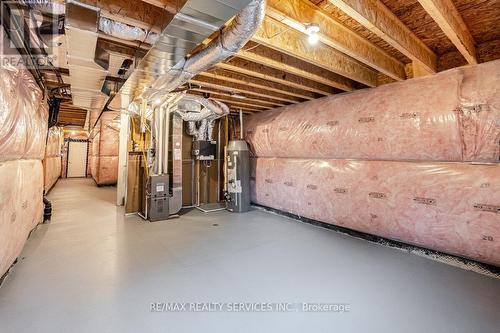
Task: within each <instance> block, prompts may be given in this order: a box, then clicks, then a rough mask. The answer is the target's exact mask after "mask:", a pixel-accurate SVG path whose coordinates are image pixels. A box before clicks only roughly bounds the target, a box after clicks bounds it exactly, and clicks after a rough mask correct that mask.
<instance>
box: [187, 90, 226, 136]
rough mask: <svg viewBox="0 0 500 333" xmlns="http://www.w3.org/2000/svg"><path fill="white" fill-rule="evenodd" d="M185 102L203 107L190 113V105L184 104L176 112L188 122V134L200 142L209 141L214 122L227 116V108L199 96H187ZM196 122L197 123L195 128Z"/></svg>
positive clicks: (224, 105) (222, 104) (217, 102)
mask: <svg viewBox="0 0 500 333" xmlns="http://www.w3.org/2000/svg"><path fill="white" fill-rule="evenodd" d="M185 100H187V101H192V102H195V103H198V104H200V105H201V106H203V109H202V110H201V111H199V112H192V111H195V110H192V109H191V108H192V104H190V103H186V104H184V105H182V106H181V107H180V109H179V110H177V113H178V114H179V115H180V116H181V118H182V120H184V121H187V122H188V134H189V135H192V136H194V137H195V138H196V140H200V141H211V140H212V132H213V129H214V126H215V121H216V120H217V119H219V118H221V117H224V116H226V115H228V114H229V112H230V110H229V107H228V106H227V105H226V104H224V103H221V102H219V101H215V100H212V99H207V98H203V97H199V96H187V97H185ZM197 122H199V124H198V126H197V124H196V123H197Z"/></svg>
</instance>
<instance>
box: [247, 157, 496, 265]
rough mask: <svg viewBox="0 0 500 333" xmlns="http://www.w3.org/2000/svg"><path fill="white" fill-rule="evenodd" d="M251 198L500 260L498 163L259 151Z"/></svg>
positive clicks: (467, 254) (408, 240)
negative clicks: (306, 155) (307, 156)
mask: <svg viewBox="0 0 500 333" xmlns="http://www.w3.org/2000/svg"><path fill="white" fill-rule="evenodd" d="M253 172H254V175H253V177H252V182H253V183H252V192H253V193H252V200H253V201H254V202H255V203H258V204H260V205H263V206H268V207H273V208H276V209H279V210H282V211H286V212H289V213H292V214H295V215H299V216H304V217H307V218H310V219H314V220H318V221H325V222H330V223H333V224H336V225H339V226H343V227H346V228H349V229H353V230H358V231H362V232H365V233H369V234H374V235H377V236H382V237H386V238H391V239H395V240H400V241H403V242H406V243H411V244H416V245H420V246H423V247H426V248H430V249H435V250H439V251H442V252H447V253H451V254H455V255H461V256H465V257H469V258H473V259H476V260H479V261H483V262H487V263H491V264H495V265H498V266H500V241H499V240H500V214H499V211H500V205H499V204H500V181H499V180H500V175H499V173H500V167H499V166H498V165H472V164H466V163H423V162H418V163H415V162H390V161H353V160H351V161H349V160H310V159H283V158H258V159H254V166H253Z"/></svg>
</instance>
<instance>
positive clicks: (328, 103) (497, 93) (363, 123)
mask: <svg viewBox="0 0 500 333" xmlns="http://www.w3.org/2000/svg"><path fill="white" fill-rule="evenodd" d="M245 134H246V135H245V137H246V139H247V140H248V141H249V142H250V143H251V146H252V150H253V152H254V153H255V154H256V155H257V156H259V157H261V156H266V157H300V158H338V159H342V158H347V159H349V158H353V159H376V160H427V161H429V160H430V161H482V162H498V160H499V149H500V146H499V140H500V61H495V62H491V63H486V64H482V65H480V66H476V67H464V68H459V69H454V70H450V71H447V72H444V73H441V74H438V75H432V76H427V77H423V78H418V79H413V80H409V81H403V82H399V83H393V84H389V85H385V86H381V87H379V88H376V89H366V90H361V91H358V92H354V93H347V94H343V95H338V96H333V97H326V98H322V99H317V100H313V101H309V102H305V103H301V104H294V105H290V106H286V107H283V108H279V109H276V110H274V111H271V112H265V113H262V114H259V115H255V116H250V117H248V119H246V121H245Z"/></svg>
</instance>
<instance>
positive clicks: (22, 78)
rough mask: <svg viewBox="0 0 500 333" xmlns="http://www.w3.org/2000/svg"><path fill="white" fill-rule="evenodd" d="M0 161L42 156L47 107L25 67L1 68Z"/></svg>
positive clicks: (41, 157) (39, 157) (45, 132)
mask: <svg viewBox="0 0 500 333" xmlns="http://www.w3.org/2000/svg"><path fill="white" fill-rule="evenodd" d="M0 109H1V111H0V161H9V160H17V159H40V160H41V159H43V157H44V154H45V139H46V134H47V117H48V111H47V107H46V103H43V102H42V92H41V90H40V89H39V88H38V86H37V84H36V83H35V81H34V79H33V77H32V76H31V74H30V73H29V71H28V70H26V69H18V68H13V67H9V66H2V68H1V69H0Z"/></svg>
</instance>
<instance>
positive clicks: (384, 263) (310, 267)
mask: <svg viewBox="0 0 500 333" xmlns="http://www.w3.org/2000/svg"><path fill="white" fill-rule="evenodd" d="M114 198H115V190H114V188H97V187H95V186H94V184H93V182H92V181H90V180H62V181H59V183H58V184H57V185H56V187H55V189H54V190H53V191H52V192H51V193H50V199H51V200H52V202H53V207H54V215H53V219H52V223H50V224H49V225H42V226H40V227H39V228H38V229H37V230H36V232H34V234H33V235H32V237H31V238H30V240H29V241H28V243H27V245H26V247H25V250H24V253H23V254H22V260H20V262H19V263H18V264H17V265H16V266H15V268H14V270H13V271H12V273H11V275H9V277H8V278H7V280H6V281H5V283H4V285H3V286H2V287H1V288H0V332H2V333H3V332H28V331H30V332H426V333H429V332H440V333H442V332H483V333H485V332H497V333H498V332H500V281H499V280H495V279H492V278H488V277H485V276H482V275H479V274H477V273H473V272H469V271H465V270H461V269H459V268H455V267H451V266H447V265H445V264H442V263H438V262H434V261H431V260H429V259H426V258H422V257H418V256H414V255H411V254H407V253H404V252H401V251H397V250H394V249H390V248H385V247H383V246H380V245H375V244H371V243H368V242H366V241H363V240H359V239H354V238H350V237H348V236H345V235H342V234H338V233H335V232H333V231H328V230H324V229H321V228H317V227H314V226H310V225H307V224H303V223H299V222H295V221H292V220H289V219H285V218H281V217H279V216H276V215H273V214H269V213H266V212H262V211H253V212H250V213H246V214H241V215H236V214H230V213H228V212H219V213H211V214H205V215H204V214H203V213H201V212H199V211H196V210H194V211H191V212H189V213H187V214H185V215H183V216H182V217H181V218H179V219H176V220H170V221H166V222H157V223H146V222H143V221H142V220H140V219H139V218H137V217H135V216H130V217H124V215H123V211H122V209H121V208H117V207H115V205H114V204H113V202H114ZM214 224H217V225H214ZM152 302H248V303H254V302H283V303H285V302H289V303H298V304H299V306H300V303H302V302H310V303H342V304H349V305H350V307H351V310H350V312H347V313H335V312H327V313H325V312H301V311H290V312H176V313H174V312H160V313H158V312H157V313H153V312H151V311H150V304H151V303H152ZM227 306H231V305H227ZM233 309H234V307H233Z"/></svg>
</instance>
